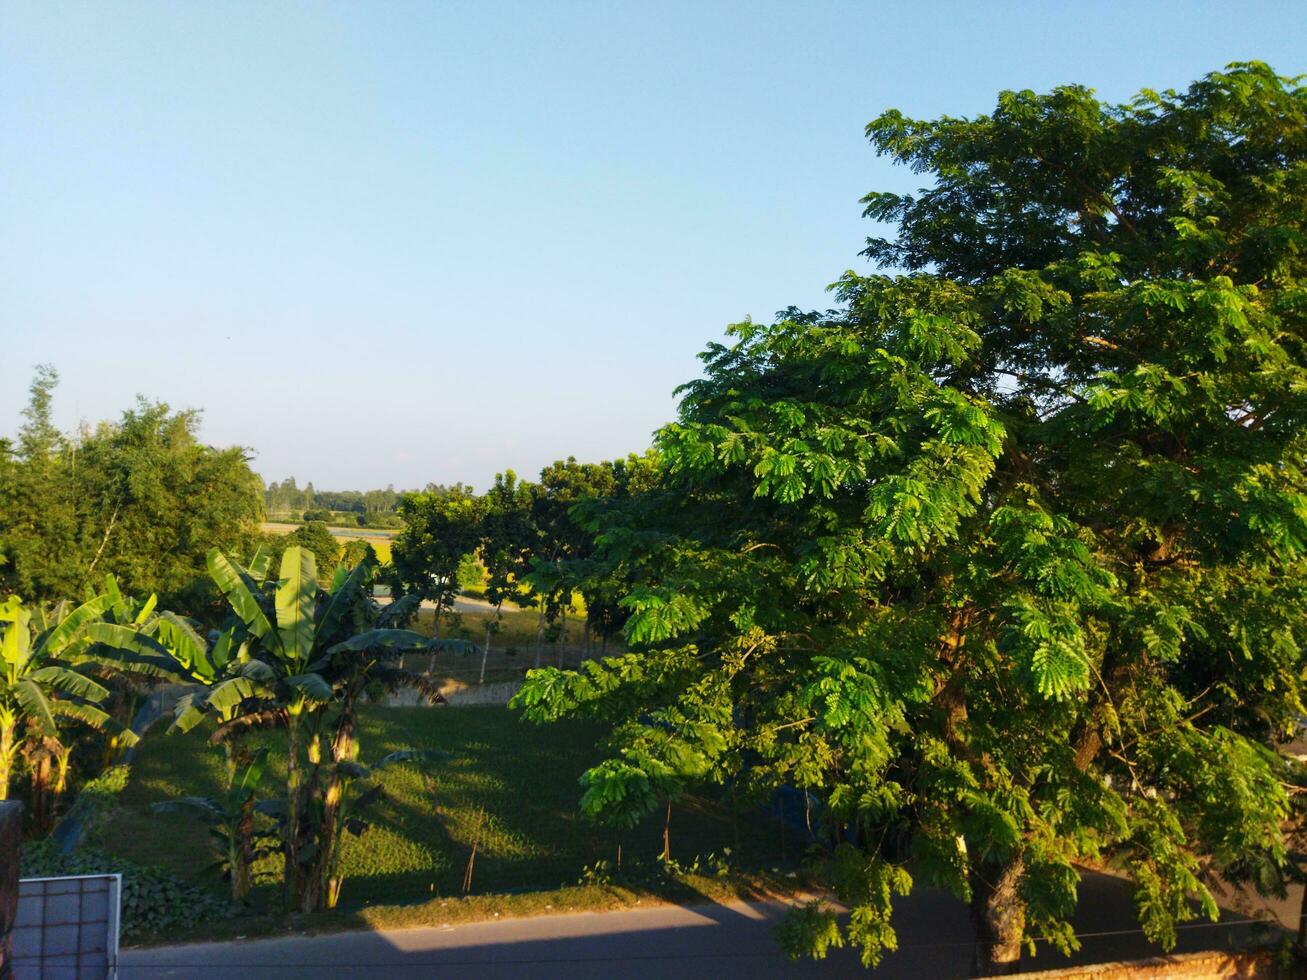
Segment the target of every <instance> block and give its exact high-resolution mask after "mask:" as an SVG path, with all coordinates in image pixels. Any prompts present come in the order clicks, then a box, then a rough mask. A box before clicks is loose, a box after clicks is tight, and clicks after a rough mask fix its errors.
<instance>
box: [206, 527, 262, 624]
mask: <svg viewBox="0 0 1307 980" xmlns="http://www.w3.org/2000/svg"><path fill="white" fill-rule="evenodd" d="M208 566H209V575H210V577H212V579H213V581H214V584H215V585H217V586H218V588H219V590H221V592H222V594H223V595H224V596H225V597H226V599H227V601H228V602H229V603H230V604H231V607H232V609H233V610H235V612H236V615H237V616H239V617H240V620H241V622H242V623H244V624H245V628H246V629H248V630H249V631H250V632H251V633H252V634H254V636H256V637H258V638H259V639H263V638H264V637H266V636H267V635H268V634H269V633H271V632H272V623H270V622H269V621H268V616H267V614H266V613H265V612H264V611H263V607H262V605H261V604H260V603H259V600H258V599H257V598H256V597H255V593H254V590H253V589H252V588H251V585H250V583H249V582H248V581H247V580H246V577H245V576H244V575H242V574H241V571H240V569H239V568H237V567H236V565H235V564H233V563H232V561H231V560H230V559H229V558H228V557H227V556H226V555H224V554H223V553H222V552H220V551H219V550H218V549H217V548H214V549H212V550H211V551H210V552H209V556H208Z"/></svg>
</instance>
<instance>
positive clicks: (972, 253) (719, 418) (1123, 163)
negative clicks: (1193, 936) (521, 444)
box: [518, 64, 1307, 973]
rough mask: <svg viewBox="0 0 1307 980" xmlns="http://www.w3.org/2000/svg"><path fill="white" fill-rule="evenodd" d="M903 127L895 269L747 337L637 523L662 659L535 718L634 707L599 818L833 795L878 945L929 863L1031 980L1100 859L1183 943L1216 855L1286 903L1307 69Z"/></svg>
mask: <svg viewBox="0 0 1307 980" xmlns="http://www.w3.org/2000/svg"><path fill="white" fill-rule="evenodd" d="M868 135H869V137H870V139H871V141H872V143H873V145H874V146H875V147H876V149H877V150H878V151H879V152H881V153H884V154H888V155H890V156H891V157H892V158H894V159H895V160H896V161H898V162H900V163H903V164H905V165H907V166H909V167H911V168H912V169H913V170H914V171H915V172H918V173H921V174H923V175H927V176H928V178H929V184H928V186H927V187H925V188H924V189H923V190H921V191H920V192H919V193H917V194H913V195H895V194H872V195H870V196H869V197H868V198H867V200H866V205H867V214H868V215H869V216H870V217H872V218H875V219H877V220H879V221H881V222H884V223H885V224H886V226H888V227H889V229H890V234H889V236H888V237H885V238H873V239H872V240H870V242H869V244H868V248H867V255H868V256H870V257H871V258H872V259H873V260H875V261H876V262H877V263H879V264H880V265H881V266H882V267H885V268H887V269H888V270H890V271H888V272H886V273H884V274H878V275H867V276H864V275H858V274H855V273H852V272H850V273H847V274H846V275H845V276H844V277H843V278H842V279H841V280H840V281H839V283H838V284H837V286H836V287H835V288H836V293H837V295H838V297H839V300H840V306H839V308H838V309H836V310H833V311H830V312H828V313H824V314H800V313H797V312H796V311H790V312H787V313H786V314H784V315H783V316H782V319H781V320H780V321H779V322H777V323H775V324H772V325H769V326H763V325H759V324H753V323H745V324H740V325H737V326H736V327H734V328H732V334H733V337H734V339H733V342H732V343H731V344H730V345H729V346H723V345H714V346H712V347H710V348H709V349H708V351H707V352H706V353H705V354H704V362H705V374H704V377H703V378H701V379H700V380H698V381H695V382H693V383H691V384H689V385H687V386H685V388H684V389H682V391H683V396H684V397H683V401H682V404H681V409H680V417H679V420H678V421H677V422H676V423H674V424H672V425H670V426H668V427H667V428H666V429H664V430H663V431H662V432H661V434H660V436H659V439H658V447H659V452H660V457H661V461H662V465H663V467H664V469H665V477H664V482H663V486H662V488H661V491H659V492H655V493H651V494H646V495H644V497H643V499H642V500H641V501H640V502H639V506H638V507H636V508H629V507H628V508H618V509H616V510H614V511H613V512H612V513H610V514H609V515H608V521H609V526H608V527H607V529H606V531H605V533H604V534H603V535H602V536H601V538H600V541H601V543H602V546H603V547H602V555H603V556H604V557H605V558H606V560H607V561H608V562H609V563H610V565H611V567H612V569H613V574H615V575H620V576H622V577H623V578H624V580H625V581H626V582H627V583H628V590H629V594H628V595H627V598H626V599H625V600H624V601H625V603H626V606H627V608H628V609H629V610H630V612H631V613H632V616H631V620H630V622H629V623H628V626H627V632H628V639H629V641H630V642H631V643H632V644H634V645H635V647H636V651H635V652H633V653H631V654H630V655H629V656H624V657H619V658H610V659H607V660H605V661H603V662H601V663H594V664H590V665H587V666H586V667H585V668H584V669H582V670H581V671H577V672H568V671H556V670H545V671H536V672H534V673H533V674H532V675H531V677H530V679H529V681H528V684H527V686H526V688H525V689H524V691H523V692H522V693H521V694H520V695H519V698H518V704H519V705H522V706H524V707H525V708H526V709H527V712H528V714H529V715H531V716H533V717H536V718H540V719H548V718H552V717H556V716H558V715H562V714H576V713H589V714H596V715H600V716H603V717H607V718H609V719H610V720H611V721H612V723H613V727H612V733H613V734H612V740H611V755H610V758H609V759H608V760H607V761H605V762H603V763H602V764H600V765H599V766H597V767H596V768H595V769H593V770H591V771H590V772H589V773H588V774H587V776H586V777H585V784H586V791H585V796H584V798H583V805H584V807H585V808H586V809H588V810H590V811H593V812H596V813H607V814H609V815H612V816H615V817H617V818H625V819H635V818H638V817H639V816H640V815H641V814H642V813H644V812H647V811H648V810H649V809H650V808H652V807H653V806H654V805H655V803H656V801H658V800H661V799H663V798H665V797H666V796H668V795H670V794H675V793H676V792H678V791H679V790H680V789H681V788H682V787H684V786H687V785H691V784H695V783H705V782H713V781H724V780H726V779H728V778H731V777H734V778H736V779H738V780H740V781H741V782H742V783H746V784H748V783H752V784H754V785H756V786H758V787H761V788H764V789H765V788H768V787H775V786H780V785H793V786H799V787H802V788H803V789H805V790H807V791H808V792H810V793H812V794H814V795H815V796H816V797H818V798H820V799H821V800H822V801H823V804H824V808H825V813H826V823H827V825H828V826H829V827H830V828H831V832H830V833H829V835H828V837H827V839H826V840H825V844H826V848H827V852H826V859H825V861H824V862H823V865H822V866H823V868H824V870H825V872H826V874H827V876H828V880H829V881H830V883H831V884H832V885H833V886H834V888H835V890H836V892H837V894H838V895H839V896H840V897H841V898H842V899H843V900H844V901H845V902H846V903H847V905H848V907H849V909H850V913H849V914H848V915H847V916H846V917H840V916H837V915H836V914H835V913H834V911H832V910H831V909H829V908H826V907H823V906H821V905H820V904H816V905H813V906H810V907H808V908H807V909H805V910H804V911H803V912H802V913H800V914H799V915H797V916H796V917H795V918H794V919H792V920H791V921H790V923H789V925H788V927H787V929H786V930H785V939H786V941H787V943H788V944H789V945H790V946H791V948H793V949H796V950H806V951H808V952H812V953H816V954H820V953H822V952H823V951H824V950H825V948H826V947H827V946H828V945H830V944H831V943H844V942H846V941H847V942H852V943H853V944H854V945H856V946H858V947H860V949H861V951H862V955H863V958H864V961H865V962H867V963H869V964H871V963H876V962H878V961H879V960H880V958H881V956H882V954H883V953H884V951H886V950H890V949H893V948H894V946H895V944H896V939H895V934H894V931H893V926H892V920H891V905H892V901H891V900H892V897H893V895H895V894H896V893H904V892H907V891H908V890H910V889H911V888H912V887H914V885H915V884H916V882H918V881H920V880H923V879H924V880H925V881H926V882H929V883H933V884H937V885H941V886H944V887H946V888H948V889H950V890H951V891H952V892H953V893H954V894H956V895H957V896H959V897H960V898H962V899H964V900H966V901H968V902H970V903H971V907H972V910H973V914H974V918H975V922H976V926H977V956H976V968H977V970H978V971H981V972H990V973H993V972H1003V971H1005V970H1007V969H1010V968H1012V966H1013V965H1014V963H1015V962H1016V961H1017V959H1018V958H1019V956H1020V955H1021V949H1022V947H1023V944H1024V943H1027V942H1031V941H1035V940H1047V941H1048V942H1050V943H1051V944H1052V945H1053V946H1055V947H1060V948H1062V949H1068V948H1071V947H1074V945H1075V942H1076V941H1075V938H1074V935H1073V933H1072V931H1071V927H1070V924H1069V921H1070V917H1071V915H1072V913H1073V911H1074V908H1075V904H1076V889H1077V883H1078V880H1079V874H1078V871H1077V866H1076V862H1078V861H1082V860H1084V859H1090V858H1102V859H1108V860H1112V861H1115V862H1118V863H1119V864H1120V866H1122V867H1123V868H1125V869H1126V870H1127V871H1128V872H1129V873H1130V874H1131V876H1132V878H1133V880H1134V883H1135V887H1136V889H1137V892H1138V895H1137V904H1138V910H1139V916H1140V921H1141V923H1142V925H1143V928H1144V929H1145V931H1146V932H1147V934H1148V935H1149V936H1150V937H1152V938H1153V939H1154V940H1156V941H1158V942H1160V943H1162V944H1164V945H1169V944H1171V943H1173V942H1174V938H1175V927H1176V924H1177V923H1178V922H1180V921H1182V920H1184V919H1186V918H1189V917H1191V916H1193V915H1194V914H1196V912H1197V911H1198V909H1201V910H1203V911H1205V912H1207V913H1208V914H1213V915H1214V914H1215V912H1216V907H1215V902H1214V900H1213V897H1212V894H1211V893H1210V891H1209V890H1208V888H1207V886H1206V885H1205V884H1204V879H1205V875H1206V874H1208V873H1215V874H1222V875H1225V876H1226V877H1233V878H1251V879H1253V880H1254V881H1255V882H1256V883H1257V884H1258V885H1260V886H1262V887H1264V888H1272V889H1273V888H1275V887H1276V886H1277V885H1278V884H1279V883H1280V881H1281V880H1282V876H1283V874H1284V871H1285V866H1286V861H1287V858H1286V847H1285V838H1284V828H1285V826H1286V822H1287V821H1288V820H1289V819H1290V818H1291V817H1292V816H1293V808H1292V806H1291V795H1290V789H1291V786H1292V784H1295V783H1298V784H1300V783H1301V774H1300V773H1299V771H1298V768H1297V766H1296V765H1295V764H1294V763H1293V762H1292V761H1291V760H1290V759H1288V758H1287V757H1284V756H1282V755H1281V754H1280V753H1277V751H1276V750H1275V746H1276V745H1277V744H1278V743H1281V742H1282V741H1284V740H1286V739H1288V738H1289V737H1291V736H1292V735H1294V734H1295V733H1296V732H1297V730H1298V728H1299V725H1300V718H1301V717H1302V714H1303V710H1304V706H1303V703H1302V694H1303V684H1304V679H1303V678H1304V668H1305V667H1307V660H1305V659H1304V650H1303V645H1304V642H1307V635H1305V634H1307V565H1305V561H1304V554H1305V553H1307V476H1305V475H1304V461H1305V460H1307V281H1305V280H1304V272H1305V271H1307V268H1305V266H1307V229H1305V228H1304V221H1305V219H1307V91H1305V90H1304V88H1303V86H1302V85H1301V83H1300V82H1298V81H1296V80H1292V79H1284V78H1280V77H1277V76H1276V75H1275V73H1274V72H1273V71H1271V70H1270V69H1269V68H1267V67H1266V66H1264V65H1261V64H1241V65H1234V66H1231V67H1230V68H1229V69H1228V70H1226V71H1224V72H1220V73H1214V74H1211V75H1208V76H1206V77H1205V78H1203V79H1202V80H1200V81H1198V82H1196V83H1195V84H1193V85H1192V86H1190V87H1189V88H1188V89H1187V90H1185V91H1181V92H1170V91H1168V92H1162V93H1157V92H1143V93H1141V94H1140V95H1139V96H1138V97H1137V98H1136V99H1135V100H1133V101H1132V102H1130V103H1129V104H1126V105H1111V104H1106V103H1103V102H1100V101H1099V100H1098V99H1096V98H1095V96H1094V95H1093V93H1092V91H1090V90H1088V89H1086V88H1082V87H1079V86H1068V87H1063V88H1058V89H1056V90H1054V91H1052V92H1050V93H1047V94H1036V93H1033V92H1028V91H1026V92H1005V93H1003V94H1002V95H1000V97H999V100H998V105H997V106H996V108H995V110H994V111H993V112H992V113H991V114H989V115H985V116H980V117H977V118H972V119H957V118H944V119H939V120H934V121H917V120H911V119H907V118H905V117H903V116H902V115H901V114H899V113H897V112H889V113H886V114H885V115H883V116H881V117H880V118H878V119H877V120H875V121H874V122H873V123H871V124H870V126H869V127H868Z"/></svg>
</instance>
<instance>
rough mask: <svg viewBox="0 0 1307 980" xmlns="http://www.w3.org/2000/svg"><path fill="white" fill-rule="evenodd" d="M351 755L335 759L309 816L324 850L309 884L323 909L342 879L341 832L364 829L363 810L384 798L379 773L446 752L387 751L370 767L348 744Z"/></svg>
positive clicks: (336, 895) (332, 903)
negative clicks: (316, 825) (351, 756)
mask: <svg viewBox="0 0 1307 980" xmlns="http://www.w3.org/2000/svg"><path fill="white" fill-rule="evenodd" d="M352 748H353V752H352V755H353V756H354V758H349V757H343V758H340V759H336V760H335V761H334V765H333V766H332V768H331V772H330V776H329V780H328V784H327V790H326V792H325V793H323V794H321V796H320V797H319V798H317V799H316V800H315V802H317V803H318V804H319V805H318V806H316V807H311V808H310V811H309V819H310V820H314V819H316V820H317V821H318V822H319V823H320V824H321V826H322V833H321V835H320V836H321V838H322V839H323V841H325V842H326V844H327V848H328V850H327V851H326V852H325V854H324V855H323V860H321V861H318V862H316V866H315V869H314V870H315V871H316V874H317V880H315V881H313V882H312V883H311V887H313V888H315V889H316V890H317V892H318V894H319V895H320V896H321V904H322V906H323V907H324V908H329V909H334V908H335V907H336V903H337V902H338V901H339V900H340V889H341V886H342V885H343V884H344V881H345V878H344V875H343V874H342V873H341V855H342V854H343V852H344V844H345V834H346V833H349V834H352V835H354V836H356V837H357V836H358V835H360V834H362V833H363V831H364V830H366V829H367V828H368V823H367V821H366V820H364V819H363V814H364V812H365V811H366V810H367V809H368V808H370V807H372V806H375V805H376V804H378V803H380V802H381V801H382V800H383V799H385V790H384V789H383V787H382V785H381V782H380V778H379V777H380V774H381V773H382V772H384V771H385V770H387V769H390V768H392V767H394V766H415V767H418V768H422V769H426V768H429V767H430V766H432V765H433V764H435V763H437V762H440V761H442V760H444V759H446V758H447V757H448V755H447V753H444V752H435V751H430V750H418V749H405V750H401V751H398V752H390V753H388V754H387V755H384V756H382V757H381V758H380V759H378V760H377V761H376V762H374V763H373V764H372V765H370V766H365V765H362V764H361V763H360V762H358V760H357V755H358V751H357V743H356V742H355V743H353V744H352Z"/></svg>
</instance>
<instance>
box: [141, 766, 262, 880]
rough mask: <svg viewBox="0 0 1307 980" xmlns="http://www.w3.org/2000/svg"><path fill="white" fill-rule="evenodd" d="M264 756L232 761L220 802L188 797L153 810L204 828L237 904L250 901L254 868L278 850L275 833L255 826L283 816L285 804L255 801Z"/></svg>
mask: <svg viewBox="0 0 1307 980" xmlns="http://www.w3.org/2000/svg"><path fill="white" fill-rule="evenodd" d="M268 751H269V750H268V748H267V747H266V746H265V747H261V748H258V749H256V750H254V751H253V752H243V753H241V754H240V755H239V756H238V757H236V758H235V759H234V760H233V768H232V769H231V771H230V772H229V774H228V785H227V792H226V794H225V795H224V796H222V797H221V798H219V799H213V798H211V797H206V796H186V797H182V798H180V799H175V800H166V801H164V802H162V803H155V804H153V806H152V807H151V809H153V810H154V811H155V812H156V813H170V812H182V813H189V814H190V815H192V816H194V817H197V818H199V819H200V820H202V821H203V822H204V823H205V824H207V825H208V827H209V834H210V835H211V836H212V837H213V838H214V841H215V843H216V844H217V847H218V851H219V857H218V860H217V861H216V862H215V863H214V865H213V866H216V867H217V868H219V869H220V870H221V871H222V873H223V875H224V876H225V877H226V878H227V880H228V881H229V882H230V884H231V897H232V899H233V900H234V901H237V902H243V901H245V900H246V899H247V898H248V897H249V894H250V889H251V887H252V886H253V884H254V863H255V862H256V861H257V860H259V859H260V858H263V857H266V856H268V855H271V854H275V853H276V852H277V851H278V850H279V849H280V847H281V843H280V841H281V835H280V833H279V832H278V831H277V830H276V829H268V828H264V827H259V826H258V817H259V816H260V815H262V816H264V817H269V818H274V819H277V820H280V819H281V818H283V817H284V816H285V805H284V803H283V801H281V800H258V799H256V797H255V793H256V791H257V790H258V788H259V783H260V782H261V781H262V780H263V774H264V770H265V769H266V767H267V762H268Z"/></svg>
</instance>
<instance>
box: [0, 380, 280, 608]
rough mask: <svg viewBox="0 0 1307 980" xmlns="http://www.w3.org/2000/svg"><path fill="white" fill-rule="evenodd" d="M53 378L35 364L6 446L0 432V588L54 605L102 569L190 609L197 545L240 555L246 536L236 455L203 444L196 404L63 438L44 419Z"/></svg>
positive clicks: (249, 489) (242, 460)
mask: <svg viewBox="0 0 1307 980" xmlns="http://www.w3.org/2000/svg"><path fill="white" fill-rule="evenodd" d="M57 382H58V374H57V373H56V372H55V371H54V369H53V368H49V367H41V368H38V370H37V376H36V379H35V380H34V381H33V383H32V395H31V401H30V403H29V404H28V407H27V409H26V411H24V413H23V415H24V418H25V422H24V424H23V426H22V428H21V429H20V430H19V433H18V440H17V443H16V444H14V443H13V442H11V441H10V440H8V439H0V596H4V595H9V594H11V593H12V594H16V595H19V596H21V597H22V598H23V599H25V600H27V601H28V602H54V601H57V600H59V599H67V598H70V597H74V596H79V595H81V594H82V591H83V589H84V588H85V587H86V585H87V584H88V583H91V582H96V583H98V582H100V581H102V580H103V576H104V575H106V574H111V575H113V576H114V577H115V578H117V580H118V582H119V583H121V585H122V587H123V589H124V590H125V591H127V592H129V593H132V594H135V595H145V594H148V593H151V592H154V593H157V594H159V595H160V596H161V597H162V598H163V599H164V600H165V604H172V603H174V602H176V603H177V604H179V605H184V606H185V607H186V608H188V609H189V610H191V611H192V612H196V613H198V612H199V611H200V610H201V609H202V608H203V605H204V603H205V601H206V600H207V599H208V598H209V593H208V592H207V590H206V588H205V585H204V555H205V552H207V551H208V549H209V548H211V547H214V546H217V547H221V548H227V549H233V550H236V551H240V552H245V551H246V550H247V549H248V548H249V546H250V545H251V543H252V542H253V540H254V538H255V536H256V535H257V533H258V521H259V520H260V519H261V517H262V513H261V512H262V507H261V504H260V500H259V479H258V477H257V476H255V475H254V473H253V472H251V470H250V468H249V465H248V462H247V458H246V451H245V450H244V449H241V448H234V449H215V448H213V447H211V446H205V445H203V444H201V443H200V442H199V440H198V439H197V438H196V431H197V429H198V427H199V414H198V413H197V412H193V411H185V412H175V413H174V412H171V411H170V410H169V408H168V406H167V405H163V404H158V403H153V402H147V401H144V400H141V401H139V402H138V403H137V405H136V407H135V408H133V409H129V410H128V411H126V412H123V414H122V416H121V418H120V419H119V420H118V421H117V422H112V423H110V422H102V423H100V424H99V425H97V426H96V427H94V428H90V429H84V430H83V431H81V432H79V433H77V434H76V435H73V436H69V435H64V434H63V433H61V432H59V431H58V430H57V429H56V428H55V426H54V423H53V422H52V420H51V419H52V416H51V412H52V407H53V400H54V390H55V386H56V384H57Z"/></svg>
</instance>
